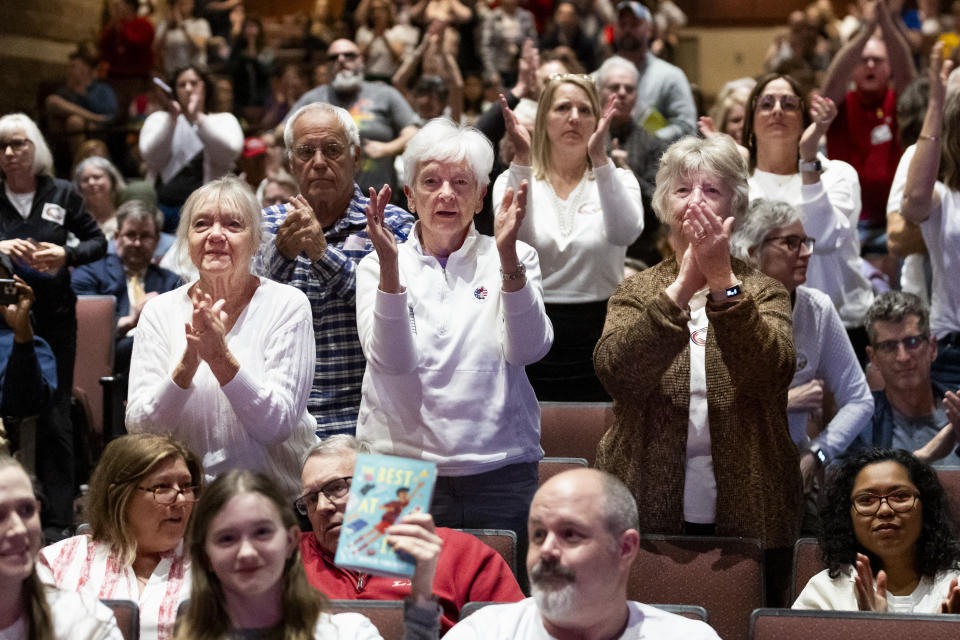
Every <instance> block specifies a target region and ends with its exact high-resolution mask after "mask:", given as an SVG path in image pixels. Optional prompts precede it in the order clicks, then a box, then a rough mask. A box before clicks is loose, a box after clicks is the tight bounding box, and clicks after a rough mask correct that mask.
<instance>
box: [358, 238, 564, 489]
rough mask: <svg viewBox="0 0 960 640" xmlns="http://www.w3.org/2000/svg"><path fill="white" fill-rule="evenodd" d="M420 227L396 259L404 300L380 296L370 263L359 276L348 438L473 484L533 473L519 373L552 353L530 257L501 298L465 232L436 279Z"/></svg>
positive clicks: (482, 251) (487, 257) (532, 430)
mask: <svg viewBox="0 0 960 640" xmlns="http://www.w3.org/2000/svg"><path fill="white" fill-rule="evenodd" d="M419 224H420V223H419V222H418V223H417V226H414V229H413V231H412V232H411V234H410V238H409V240H407V242H406V243H405V244H402V245H400V246H399V247H398V248H399V252H400V255H399V266H400V282H401V284H402V285H403V286H404V287H405V288H406V290H405V291H404V292H403V293H400V294H389V293H384V292H383V291H380V290H379V281H380V261H379V258H378V256H377V254H376V253H371V254H369V255H368V256H366V257H365V258H364V259H363V260H361V261H360V265H359V268H358V270H357V329H358V332H359V334H360V344H361V346H362V347H363V352H364V355H366V357H367V370H366V372H365V373H364V376H363V397H362V400H361V402H360V417H359V419H358V422H357V437H358V438H360V439H361V440H365V441H368V442H370V444H371V445H373V447H374V448H375V449H376V450H377V451H378V452H380V453H386V454H393V455H399V456H405V457H409V458H420V459H423V460H429V461H431V462H435V463H437V467H438V469H439V472H440V474H441V475H447V476H463V475H476V474H479V473H484V472H487V471H492V470H494V469H498V468H500V467H503V466H506V465H509V464H514V463H518V462H536V461H537V460H539V459H540V458H541V456H542V455H543V453H542V451H541V449H540V405H539V404H538V403H537V398H536V396H535V395H534V393H533V388H532V387H531V386H530V382H529V381H528V380H527V375H526V373H525V371H524V366H525V365H528V364H531V363H533V362H536V361H537V360H539V359H540V358H542V357H543V356H544V355H545V354H546V353H547V351H549V350H550V345H551V344H552V343H553V327H552V326H551V324H550V320H549V319H547V315H546V312H545V310H544V305H543V294H542V290H541V288H540V268H539V265H538V262H537V253H536V251H534V250H533V248H532V247H530V246H529V245H526V244H524V243H522V242H518V243H517V254H518V256H519V258H520V261H521V262H523V264H524V266H526V268H527V282H526V285H525V286H524V287H523V288H522V289H520V290H519V291H515V292H512V293H505V292H503V291H502V290H501V277H500V256H499V254H498V252H497V247H496V241H495V240H494V239H493V238H490V237H488V236H482V235H480V234H478V233H477V232H476V229H474V228H473V227H472V226H471V228H470V232H469V233H468V235H467V237H466V239H465V240H464V243H463V246H461V247H460V249H458V250H457V251H455V252H453V253H452V254H450V257H449V259H448V260H447V266H446V268H441V267H440V263H439V262H437V260H436V258H434V257H432V256H429V255H425V254H424V253H423V251H422V249H421V245H420V242H419V240H418V233H419Z"/></svg>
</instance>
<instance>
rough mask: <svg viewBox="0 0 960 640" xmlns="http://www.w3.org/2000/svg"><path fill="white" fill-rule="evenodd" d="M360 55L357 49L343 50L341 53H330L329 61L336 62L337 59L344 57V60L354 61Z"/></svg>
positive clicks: (328, 55)
mask: <svg viewBox="0 0 960 640" xmlns="http://www.w3.org/2000/svg"><path fill="white" fill-rule="evenodd" d="M359 57H360V54H359V53H357V52H356V51H341V52H340V53H328V54H327V61H328V62H334V61H336V60H339V59H340V58H343V59H344V60H347V61H350V62H352V61H354V60H356V59H357V58H359Z"/></svg>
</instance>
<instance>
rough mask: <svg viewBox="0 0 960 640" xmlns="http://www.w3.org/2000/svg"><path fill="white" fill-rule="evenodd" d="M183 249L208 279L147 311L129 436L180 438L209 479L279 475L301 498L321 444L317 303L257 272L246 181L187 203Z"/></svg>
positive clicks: (215, 187)
mask: <svg viewBox="0 0 960 640" xmlns="http://www.w3.org/2000/svg"><path fill="white" fill-rule="evenodd" d="M177 240H178V243H179V244H180V246H181V247H188V249H189V252H190V260H191V261H192V262H193V264H194V266H195V267H196V268H197V270H198V271H199V274H200V277H199V280H198V281H196V282H193V283H190V284H188V285H184V286H182V287H180V288H179V289H174V290H173V291H170V292H168V293H165V294H162V295H160V296H157V297H156V298H154V299H153V300H151V301H150V302H149V303H147V305H146V306H145V307H144V309H143V313H142V315H141V317H140V323H139V325H138V326H137V340H136V341H135V342H134V348H133V358H132V361H131V365H130V396H129V401H128V404H127V416H126V422H127V428H128V429H129V430H130V431H133V432H136V431H149V432H152V433H164V434H170V435H174V436H176V437H178V438H180V439H182V440H183V441H184V442H185V443H187V445H188V446H190V448H191V449H192V450H193V451H194V452H196V453H197V455H200V456H202V458H203V465H204V468H205V469H206V472H207V474H209V475H210V476H216V475H219V474H221V473H223V472H224V471H228V470H230V469H235V468H245V469H252V470H258V471H263V472H266V473H268V474H270V475H273V476H274V478H275V479H276V480H277V481H278V483H279V484H280V485H281V486H283V487H284V490H285V491H286V492H288V493H289V495H290V496H291V500H292V499H293V498H294V497H296V495H297V492H298V491H299V488H300V481H299V474H298V473H297V469H298V467H299V459H300V455H301V454H302V453H303V452H305V451H306V450H307V449H308V448H309V447H310V445H311V444H312V443H313V441H314V440H315V438H316V436H315V435H314V434H313V431H314V429H315V426H316V422H315V421H314V420H313V418H312V417H311V416H310V414H309V413H307V410H306V406H307V396H308V395H309V393H310V386H311V384H312V382H313V370H314V365H315V360H316V358H315V354H316V348H315V340H314V335H313V317H312V314H311V311H310V303H309V302H308V301H307V298H306V296H305V295H304V294H303V293H301V292H300V291H298V290H297V289H294V288H293V287H290V286H287V285H283V284H279V283H276V282H273V281H272V280H266V279H263V278H258V277H257V276H254V275H252V274H251V273H250V258H251V257H252V256H253V254H254V253H255V252H256V250H257V246H258V244H259V241H260V207H259V205H258V204H257V201H256V198H255V197H254V195H253V192H252V191H250V189H249V187H247V186H246V185H245V184H243V183H242V182H240V181H239V180H237V179H236V178H222V179H220V180H215V181H213V182H211V183H209V184H207V185H206V186H204V187H201V188H200V189H197V190H196V191H195V192H194V193H193V194H192V195H191V196H190V197H189V198H188V199H187V202H186V204H184V207H183V215H182V216H181V219H180V226H179V228H178V229H177Z"/></svg>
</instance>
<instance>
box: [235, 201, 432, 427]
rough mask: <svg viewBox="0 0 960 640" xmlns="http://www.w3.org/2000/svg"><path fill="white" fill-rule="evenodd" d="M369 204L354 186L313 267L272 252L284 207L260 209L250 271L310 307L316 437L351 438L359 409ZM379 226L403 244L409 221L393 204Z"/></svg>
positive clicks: (312, 407)
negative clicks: (360, 292) (359, 304)
mask: <svg viewBox="0 0 960 640" xmlns="http://www.w3.org/2000/svg"><path fill="white" fill-rule="evenodd" d="M369 202H370V199H369V198H367V197H365V196H364V195H363V193H362V192H361V191H360V188H359V187H358V186H357V185H356V184H354V187H353V199H352V200H351V201H350V204H349V205H347V210H346V213H345V214H344V215H343V216H342V217H341V218H340V219H338V220H337V222H336V223H335V224H334V225H333V226H332V227H330V228H328V229H324V234H325V235H326V238H327V250H326V252H325V253H324V254H323V257H321V258H320V260H318V261H317V262H312V261H311V260H310V259H309V258H308V257H307V256H306V255H305V254H303V253H301V254H300V255H299V256H297V257H296V259H295V260H288V259H287V258H285V257H284V256H283V254H281V253H280V252H279V251H278V250H277V245H276V242H275V241H274V239H275V234H276V232H277V229H278V228H279V227H280V225H281V223H283V221H284V219H286V216H287V211H288V209H289V205H286V204H282V205H274V206H272V207H267V208H266V209H264V210H263V242H262V244H261V245H260V250H259V252H258V253H257V256H256V258H255V259H254V270H255V271H256V272H257V273H259V274H261V275H264V276H267V277H269V278H271V279H273V280H277V281H278V282H285V283H287V284H291V285H293V286H295V287H296V288H298V289H300V290H301V291H303V292H304V293H305V294H306V295H307V298H308V299H309V300H310V305H311V306H312V307H313V330H314V333H315V335H316V340H317V362H316V368H315V370H314V377H313V388H312V389H311V391H310V398H309V399H308V400H307V410H308V411H309V412H310V413H311V414H312V415H313V417H314V418H316V420H317V435H318V436H320V437H322V438H325V437H327V436H331V435H334V434H336V433H348V434H351V435H353V434H354V433H355V431H356V428H357V413H358V411H359V409H360V384H361V383H362V382H363V371H364V368H365V367H366V360H365V359H364V357H363V351H362V350H361V348H360V339H359V337H358V336H357V311H356V283H357V279H356V270H357V263H358V262H360V259H361V258H363V257H364V256H365V255H367V254H368V253H370V252H371V251H373V243H372V242H370V239H369V238H368V237H367V232H366V226H367V218H366V213H365V209H366V206H367V203H369ZM384 224H385V225H386V226H387V228H388V229H389V230H390V232H391V233H393V235H394V236H396V238H397V242H398V243H402V242H405V241H406V240H407V235H408V234H409V233H410V228H411V227H412V226H413V216H411V215H410V214H409V213H407V212H406V211H404V210H403V209H401V208H400V207H395V206H393V205H387V208H386V210H385V211H384Z"/></svg>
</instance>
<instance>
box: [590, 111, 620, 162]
mask: <svg viewBox="0 0 960 640" xmlns="http://www.w3.org/2000/svg"><path fill="white" fill-rule="evenodd" d="M619 108H620V96H618V95H617V94H615V93H612V94H610V97H609V98H607V104H606V105H605V106H604V107H603V114H602V115H601V116H600V119H599V120H598V121H597V128H596V129H595V130H594V131H593V134H592V135H591V136H590V140H589V141H587V154H588V155H589V156H590V162H591V163H592V164H593V166H594V168H596V167H599V166H602V165H605V164H607V161H608V160H609V158H608V157H607V135H608V134H609V133H610V120H611V118H613V114H614V113H616V112H617V109H619Z"/></svg>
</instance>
